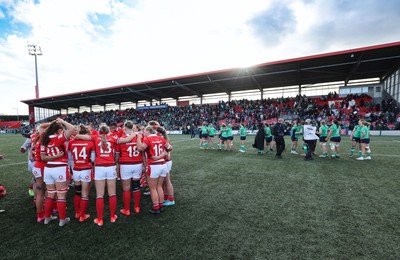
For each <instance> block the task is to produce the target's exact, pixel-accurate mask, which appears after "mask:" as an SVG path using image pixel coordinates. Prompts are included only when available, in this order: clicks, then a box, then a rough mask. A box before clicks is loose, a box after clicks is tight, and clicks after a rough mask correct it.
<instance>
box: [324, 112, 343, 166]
mask: <svg viewBox="0 0 400 260" xmlns="http://www.w3.org/2000/svg"><path fill="white" fill-rule="evenodd" d="M325 140H326V141H328V140H329V141H330V144H331V151H332V153H331V158H332V159H333V158H335V157H336V158H339V157H340V141H341V137H340V125H339V122H338V121H337V120H336V119H333V120H332V125H331V127H330V128H329V132H328V136H327V137H326V138H325Z"/></svg>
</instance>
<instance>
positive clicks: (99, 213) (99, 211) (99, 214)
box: [96, 197, 104, 220]
mask: <svg viewBox="0 0 400 260" xmlns="http://www.w3.org/2000/svg"><path fill="white" fill-rule="evenodd" d="M96 210H97V218H98V219H99V220H103V214H104V198H103V197H101V198H97V199H96Z"/></svg>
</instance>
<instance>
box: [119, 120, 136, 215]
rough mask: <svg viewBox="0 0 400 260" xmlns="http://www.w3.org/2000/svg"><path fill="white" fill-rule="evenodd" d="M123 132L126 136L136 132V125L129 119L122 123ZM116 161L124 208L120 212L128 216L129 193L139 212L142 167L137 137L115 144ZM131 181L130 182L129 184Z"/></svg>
mask: <svg viewBox="0 0 400 260" xmlns="http://www.w3.org/2000/svg"><path fill="white" fill-rule="evenodd" d="M124 130H125V134H124V135H123V136H122V137H128V136H130V135H132V134H133V133H137V132H138V129H137V126H136V125H134V124H133V123H132V122H131V121H127V122H126V123H125V125H124ZM115 157H116V161H117V162H119V166H120V173H121V179H122V201H123V204H124V208H123V209H121V210H120V212H121V214H123V215H125V216H130V214H131V212H130V203H131V193H132V195H133V201H134V210H135V213H139V212H140V198H141V192H140V177H141V174H142V169H143V157H142V152H139V150H138V149H137V137H135V138H133V139H132V141H130V142H129V143H125V144H119V145H117V149H116V155H115ZM131 183H132V184H131Z"/></svg>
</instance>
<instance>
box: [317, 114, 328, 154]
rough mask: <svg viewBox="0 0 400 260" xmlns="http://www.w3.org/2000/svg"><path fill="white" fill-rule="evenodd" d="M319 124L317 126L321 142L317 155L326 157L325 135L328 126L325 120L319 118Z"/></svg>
mask: <svg viewBox="0 0 400 260" xmlns="http://www.w3.org/2000/svg"><path fill="white" fill-rule="evenodd" d="M320 123H321V126H320V127H319V131H318V132H317V134H319V143H320V144H321V150H322V154H321V155H320V156H319V157H321V158H325V157H328V149H327V148H326V140H325V139H326V137H327V136H328V130H329V127H328V126H327V125H326V122H325V120H321V122H320Z"/></svg>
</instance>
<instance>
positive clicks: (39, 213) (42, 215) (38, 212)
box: [36, 210, 44, 218]
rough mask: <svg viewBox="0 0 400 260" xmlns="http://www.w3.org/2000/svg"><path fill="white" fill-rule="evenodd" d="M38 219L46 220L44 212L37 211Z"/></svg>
mask: <svg viewBox="0 0 400 260" xmlns="http://www.w3.org/2000/svg"><path fill="white" fill-rule="evenodd" d="M36 216H37V218H44V210H40V211H36Z"/></svg>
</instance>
